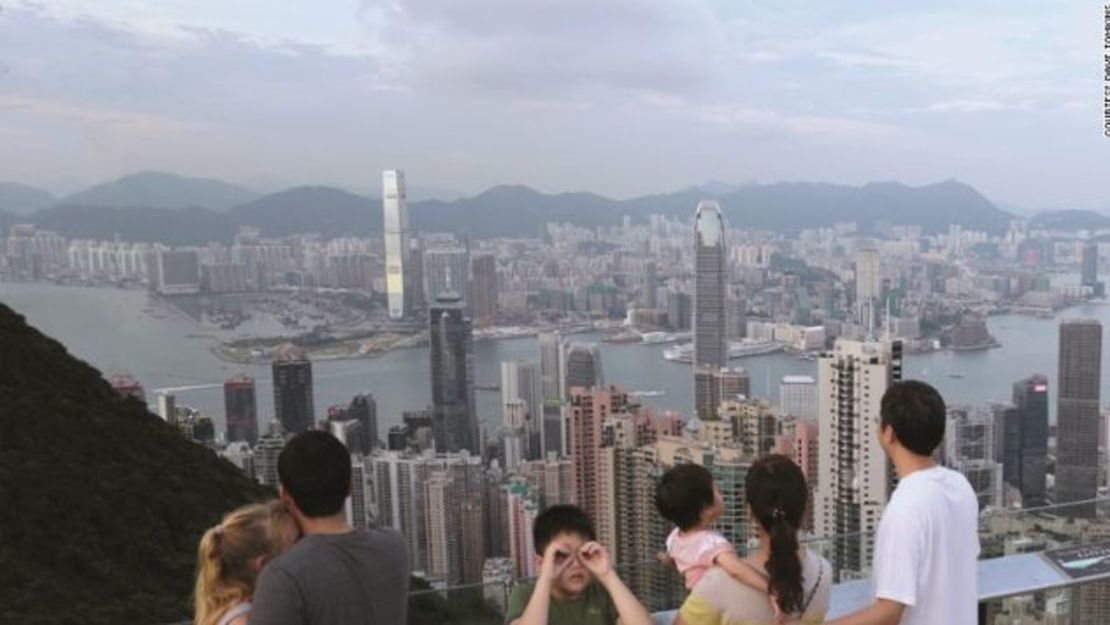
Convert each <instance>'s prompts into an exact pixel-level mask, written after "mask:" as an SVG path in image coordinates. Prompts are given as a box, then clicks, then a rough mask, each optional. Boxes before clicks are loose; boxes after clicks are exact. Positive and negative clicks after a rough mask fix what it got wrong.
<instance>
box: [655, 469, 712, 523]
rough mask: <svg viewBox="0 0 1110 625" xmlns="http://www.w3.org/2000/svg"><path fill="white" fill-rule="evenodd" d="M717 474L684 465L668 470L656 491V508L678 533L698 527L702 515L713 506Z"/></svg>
mask: <svg viewBox="0 0 1110 625" xmlns="http://www.w3.org/2000/svg"><path fill="white" fill-rule="evenodd" d="M716 498H717V495H716V493H715V492H714V491H713V474H712V473H710V472H709V469H706V468H705V467H703V466H701V465H699V464H680V465H678V466H676V467H673V468H671V469H668V470H667V472H666V473H664V474H663V477H662V478H661V479H660V480H659V485H658V486H656V487H655V508H656V509H657V510H659V514H661V515H662V516H663V518H664V519H667V520H668V521H670V522H671V523H674V524H675V525H677V526H678V529H680V530H683V531H686V530H688V529H690V528H692V527H695V526H697V524H698V522H699V521H700V520H701V512H702V510H705V509H706V508H708V507H709V506H712V505H713V502H714V501H715V500H716Z"/></svg>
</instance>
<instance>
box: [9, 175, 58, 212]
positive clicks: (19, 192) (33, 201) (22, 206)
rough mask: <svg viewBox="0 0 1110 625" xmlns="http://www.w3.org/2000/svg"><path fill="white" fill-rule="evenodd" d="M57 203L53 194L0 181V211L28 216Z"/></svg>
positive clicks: (23, 185) (15, 183)
mask: <svg viewBox="0 0 1110 625" xmlns="http://www.w3.org/2000/svg"><path fill="white" fill-rule="evenodd" d="M57 201H58V198H56V197H54V195H53V194H51V193H49V192H48V191H43V190H42V189H36V188H34V187H29V186H27V185H25V184H19V183H18V182H4V181H2V180H0V211H3V212H6V213H10V214H12V215H29V214H31V213H33V212H35V211H37V210H39V209H40V208H46V207H47V206H50V205H51V204H54V203H55V202H57Z"/></svg>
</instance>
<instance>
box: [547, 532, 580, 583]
mask: <svg viewBox="0 0 1110 625" xmlns="http://www.w3.org/2000/svg"><path fill="white" fill-rule="evenodd" d="M573 559H574V552H573V551H572V550H571V548H570V547H568V546H567V545H566V544H565V543H562V542H558V541H552V542H551V544H549V545H548V546H547V549H544V551H543V560H541V561H540V575H541V576H542V575H547V576H549V577H550V578H552V579H554V578H556V577H559V576H560V575H562V573H563V570H564V569H566V568H567V566H569V565H570V563H571V561H572V560H573Z"/></svg>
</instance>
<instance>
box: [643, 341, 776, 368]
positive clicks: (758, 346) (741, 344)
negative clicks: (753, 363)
mask: <svg viewBox="0 0 1110 625" xmlns="http://www.w3.org/2000/svg"><path fill="white" fill-rule="evenodd" d="M785 348H786V346H785V345H784V344H783V343H780V342H779V341H753V340H749V339H745V340H742V341H733V342H731V343H729V346H728V357H729V359H730V360H732V359H737V358H749V357H751V356H762V355H764V354H771V353H774V352H780V351H782V350H783V349H785ZM663 358H664V359H666V360H669V361H671V362H682V363H692V362H694V344H693V343H682V344H681V345H675V346H673V347H668V348H667V349H664V350H663Z"/></svg>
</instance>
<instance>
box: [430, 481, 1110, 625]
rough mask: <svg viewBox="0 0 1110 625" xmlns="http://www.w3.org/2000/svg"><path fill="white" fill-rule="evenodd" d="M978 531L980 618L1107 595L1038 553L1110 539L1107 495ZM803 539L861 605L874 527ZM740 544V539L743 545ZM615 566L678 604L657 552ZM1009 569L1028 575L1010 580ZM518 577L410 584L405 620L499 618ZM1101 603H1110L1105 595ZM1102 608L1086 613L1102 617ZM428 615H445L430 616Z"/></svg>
mask: <svg viewBox="0 0 1110 625" xmlns="http://www.w3.org/2000/svg"><path fill="white" fill-rule="evenodd" d="M979 535H980V543H981V545H982V551H981V558H982V559H983V560H984V562H982V563H981V565H980V578H981V584H980V586H981V589H982V590H983V592H982V593H981V594H982V598H983V600H984V603H983V611H984V613H985V614H986V618H990V619H993V617H994V616H995V615H998V616H1000V618H1001V617H1007V618H1009V617H1012V618H1011V620H1007V621H1005V622H1007V623H1011V622H1022V623H1024V622H1030V623H1040V622H1054V621H1052V620H1051V619H1057V621H1055V622H1067V621H1066V620H1063V619H1065V618H1066V617H1067V615H1069V614H1071V610H1073V609H1074V610H1078V609H1082V610H1086V612H1084V614H1090V613H1092V610H1096V609H1097V608H1098V607H1099V606H1101V605H1102V604H1100V603H1098V602H1097V601H1096V600H1094V599H1092V600H1090V601H1088V602H1086V603H1084V601H1082V599H1083V597H1084V594H1083V593H1084V592H1087V591H1083V592H1080V590H1079V588H1081V587H1085V586H1086V585H1088V584H1095V583H1097V584H1099V585H1098V586H1097V588H1099V589H1102V588H1103V585H1104V584H1106V585H1107V587H1106V588H1105V589H1103V590H1101V592H1102V593H1104V595H1101V596H1110V582H1101V583H1099V580H1097V579H1086V580H1070V579H1068V578H1066V577H1062V576H1060V575H1056V576H1052V575H1051V572H1052V571H1053V570H1055V569H1053V568H1052V566H1051V565H1050V564H1048V563H1047V562H1046V561H1045V559H1044V557H1043V554H1044V553H1045V552H1046V551H1050V550H1056V549H1062V548H1067V547H1075V546H1079V545H1088V544H1092V543H1099V542H1105V541H1108V540H1110V498H1099V499H1092V500H1088V501H1081V502H1074V503H1069V504H1056V505H1048V506H1043V507H1039V508H1031V509H1024V510H1018V509H1000V510H988V511H986V512H985V513H984V514H983V515H981V517H980V519H979ZM802 542H803V543H804V544H805V545H807V546H808V547H809V548H810V549H812V550H814V551H816V552H817V553H819V554H821V555H823V556H825V557H826V558H827V559H828V560H829V561H830V562H832V564H833V566H834V568H836V569H837V571H838V573H837V579H836V581H837V583H836V585H835V586H834V588H833V600H832V606H831V608H830V616H833V615H836V614H841V613H844V612H847V611H850V610H851V609H855V608H857V607H862V605H860V602H861V601H866V600H870V582H869V581H868V578H869V576H870V573H871V570H870V558H869V554H870V550H871V548H872V547H873V543H874V534H872V533H867V532H858V533H852V534H844V535H838V536H830V537H810V538H805V539H803V541H802ZM742 547H743V546H738V548H740V549H741V550H742ZM660 549H662V545H660ZM846 553H848V554H853V555H854V554H859V555H860V557H858V558H857V559H856V561H855V562H853V563H843V562H841V563H838V562H837V561H836V558H837V557H838V555H839V556H841V557H842V556H843V555H844V554H846ZM863 556H866V557H863ZM847 564H854V565H855V566H846V565H847ZM615 568H616V569H617V572H618V574H619V575H620V576H621V579H623V580H624V582H625V583H626V584H627V585H628V586H629V588H631V589H632V591H633V592H634V593H635V594H636V595H637V597H639V598H640V600H641V602H643V603H644V605H645V606H647V607H648V609H649V610H651V611H652V612H655V613H657V614H658V619H659V620H660V621H661V622H667V620H668V611H672V610H675V609H676V608H678V606H679V605H681V603H682V601H683V600H684V599H685V596H686V591H685V589H684V588H683V585H682V580H681V578H680V576H679V575H678V574H677V573H676V572H675V571H674V569H673V568H672V567H670V566H668V565H665V564H663V563H662V562H660V561H659V560H657V559H650V560H644V561H637V562H631V563H624V564H620V565H618V566H617V567H615ZM1013 575H1017V577H1018V578H1023V579H1027V580H1033V582H1031V583H1026V584H1022V583H1018V582H1014V583H1011V581H1012V576H1013ZM1038 575H1039V577H1038ZM1108 575H1110V574H1108ZM984 576H985V577H984ZM1007 576H1010V577H1007ZM520 581H526V580H504V579H501V580H494V581H488V582H485V583H473V584H466V585H461V586H451V587H445V588H426V589H418V590H414V591H413V592H412V593H411V594H410V612H412V616H411V617H410V623H413V624H415V625H423V623H432V622H437V623H438V622H446V623H474V624H486V623H489V624H491V625H492V624H497V623H504V618H505V610H506V608H507V606H508V600H509V596H510V594H511V592H512V588H513V587H514V585H515V584H516V583H518V582H520ZM1031 584H1032V585H1031ZM1092 588H1095V587H1093V586H1092ZM1091 592H1094V591H1091ZM1072 595H1075V596H1074V597H1073V596H1072ZM1104 603H1107V604H1108V606H1110V602H1104ZM1092 606H1094V607H1092ZM1061 612H1063V614H1061ZM1038 615H1039V616H1038ZM1045 615H1048V616H1045ZM1100 615H1101V613H1098V614H1096V615H1095V616H1092V617H1091V618H1095V617H1099V618H1101V616H1100ZM430 616H434V617H435V618H440V619H446V620H428V619H429V617H430ZM1105 616H1106V619H1107V620H1105V621H1098V622H1108V623H1110V610H1108V612H1107V614H1106V615H1105ZM1043 619H1048V621H1045V620H1043ZM1088 621H1089V622H1095V621H1090V619H1088ZM990 622H992V623H993V620H990ZM1000 622H1001V621H1000Z"/></svg>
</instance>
